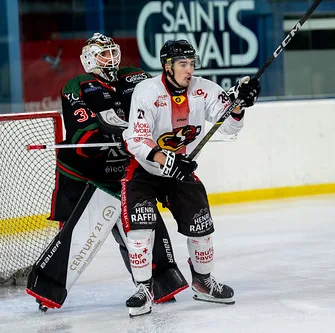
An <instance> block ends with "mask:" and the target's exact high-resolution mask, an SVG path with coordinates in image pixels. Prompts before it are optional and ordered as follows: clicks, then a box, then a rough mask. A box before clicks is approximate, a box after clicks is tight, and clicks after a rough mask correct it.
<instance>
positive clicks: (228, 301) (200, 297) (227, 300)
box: [193, 294, 235, 305]
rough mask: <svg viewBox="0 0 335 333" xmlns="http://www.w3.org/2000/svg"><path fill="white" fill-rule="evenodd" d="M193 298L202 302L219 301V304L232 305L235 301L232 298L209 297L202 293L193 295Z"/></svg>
mask: <svg viewBox="0 0 335 333" xmlns="http://www.w3.org/2000/svg"><path fill="white" fill-rule="evenodd" d="M193 299H195V300H196V301H203V302H210V303H220V304H227V305H233V304H235V301H234V299H233V298H215V297H211V296H209V295H204V294H202V295H201V294H196V295H194V296H193Z"/></svg>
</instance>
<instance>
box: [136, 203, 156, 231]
mask: <svg viewBox="0 0 335 333" xmlns="http://www.w3.org/2000/svg"><path fill="white" fill-rule="evenodd" d="M156 220H157V215H156V211H155V208H154V205H153V203H151V202H150V201H148V200H145V201H143V202H142V203H137V204H136V205H135V206H134V209H133V210H132V213H131V214H130V221H131V222H132V223H136V224H141V225H152V224H154V223H155V222H156Z"/></svg>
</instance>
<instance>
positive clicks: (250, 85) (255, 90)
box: [228, 76, 261, 108]
mask: <svg viewBox="0 0 335 333" xmlns="http://www.w3.org/2000/svg"><path fill="white" fill-rule="evenodd" d="M260 92H261V86H260V84H259V81H258V80H257V79H249V76H245V77H243V78H242V79H241V80H239V81H237V83H236V85H235V86H234V87H232V88H230V89H229V92H228V94H229V95H230V98H231V97H233V98H231V100H232V101H233V100H235V99H236V98H238V99H240V100H242V103H241V107H245V108H248V107H250V106H253V105H254V104H255V103H256V101H257V98H258V96H259V93H260Z"/></svg>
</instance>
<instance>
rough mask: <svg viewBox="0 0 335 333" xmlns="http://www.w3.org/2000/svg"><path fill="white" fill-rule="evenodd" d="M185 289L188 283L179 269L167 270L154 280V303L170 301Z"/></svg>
mask: <svg viewBox="0 0 335 333" xmlns="http://www.w3.org/2000/svg"><path fill="white" fill-rule="evenodd" d="M186 288H188V283H187V281H186V279H185V278H184V276H183V274H182V273H181V271H180V270H179V268H178V267H175V268H169V269H168V270H166V271H164V272H163V273H161V274H159V275H156V276H155V278H154V289H153V290H154V303H156V304H158V303H164V302H167V301H170V300H172V299H173V298H174V296H175V295H177V294H178V293H180V292H181V291H183V290H184V289H186Z"/></svg>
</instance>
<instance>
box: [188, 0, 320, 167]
mask: <svg viewBox="0 0 335 333" xmlns="http://www.w3.org/2000/svg"><path fill="white" fill-rule="evenodd" d="M321 1H322V0H316V1H314V3H313V4H312V6H311V7H310V8H309V9H308V10H307V12H306V13H305V14H304V16H303V17H302V18H301V19H300V20H299V21H298V22H297V23H296V25H295V26H294V27H293V28H292V30H291V31H290V32H289V33H288V35H287V36H286V37H285V38H284V40H283V41H282V42H281V44H280V45H279V46H278V47H277V48H276V50H275V51H274V52H273V54H272V55H271V56H270V57H269V58H268V60H267V61H266V63H265V64H264V65H263V66H262V68H260V69H259V70H258V72H257V73H256V74H255V76H253V79H257V80H258V79H259V78H260V77H261V76H262V75H263V74H264V72H265V71H266V70H267V69H268V68H269V66H270V65H271V64H272V62H273V61H274V60H275V59H276V58H277V57H278V56H279V54H280V53H281V52H282V51H283V50H284V48H285V47H286V46H287V44H288V43H289V42H290V41H291V40H292V38H293V37H294V36H295V34H296V33H297V32H298V31H299V30H300V29H301V27H302V25H303V24H304V23H305V22H306V20H307V19H308V18H309V17H310V16H311V14H312V13H313V12H314V10H315V9H316V8H317V7H318V5H319V4H320V3H321ZM241 102H242V101H241V100H240V99H239V98H237V99H235V101H234V102H233V103H232V104H231V105H230V106H229V107H228V108H227V109H226V110H225V111H224V113H223V115H222V116H221V118H220V119H219V120H218V121H217V122H216V123H215V124H214V125H213V126H212V128H211V129H210V130H209V131H208V132H207V133H206V135H205V136H204V137H203V138H202V140H201V141H200V142H199V143H198V145H197V146H196V147H195V148H194V149H193V151H192V152H191V153H190V154H189V155H188V157H187V158H188V159H190V160H193V159H194V157H195V156H196V155H197V154H198V153H199V152H200V150H201V149H202V148H203V147H204V145H205V144H206V143H207V142H208V141H209V139H210V138H211V137H212V136H213V134H214V133H215V132H216V131H217V130H218V128H219V127H220V126H221V125H222V123H223V122H224V121H225V120H226V119H227V118H228V117H229V116H230V114H231V113H232V112H233V111H234V110H235V109H236V108H237V107H239V106H240V104H241Z"/></svg>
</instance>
